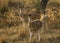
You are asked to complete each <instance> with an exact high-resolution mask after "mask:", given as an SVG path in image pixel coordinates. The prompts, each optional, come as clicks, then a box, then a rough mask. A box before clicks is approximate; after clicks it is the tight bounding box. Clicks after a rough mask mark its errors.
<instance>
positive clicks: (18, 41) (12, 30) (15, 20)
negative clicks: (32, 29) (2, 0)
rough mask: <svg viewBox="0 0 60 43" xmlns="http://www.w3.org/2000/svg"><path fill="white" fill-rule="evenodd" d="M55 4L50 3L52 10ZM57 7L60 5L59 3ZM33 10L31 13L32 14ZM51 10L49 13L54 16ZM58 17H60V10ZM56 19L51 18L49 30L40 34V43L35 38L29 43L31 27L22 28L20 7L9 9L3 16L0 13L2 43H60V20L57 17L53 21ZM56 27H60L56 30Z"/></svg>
mask: <svg viewBox="0 0 60 43" xmlns="http://www.w3.org/2000/svg"><path fill="white" fill-rule="evenodd" d="M14 3H15V2H14ZM27 3H28V0H27ZM15 4H16V3H15ZM35 4H36V3H35ZM38 4H39V3H37V4H36V6H35V7H34V8H32V9H34V10H37V9H39V8H38V7H39V6H38ZM55 4H56V3H52V4H51V3H50V5H51V7H50V8H51V9H52V7H53V6H55ZM31 5H32V6H33V5H34V4H33V3H31ZM56 5H60V4H58V3H57V4H56ZM3 6H4V5H3ZM55 7H56V6H55ZM8 8H9V6H8ZM36 8H37V9H36ZM57 8H58V7H57ZM24 9H25V8H24ZM32 9H31V10H30V11H29V12H31V11H32ZM51 9H49V10H50V12H49V13H48V14H50V15H52V14H53V11H51ZM58 9H59V8H58ZM0 11H1V10H0ZM23 11H24V10H23ZM26 12H27V11H26V10H25V13H26ZM23 13H24V12H23ZM34 13H35V12H34ZM17 14H18V15H17ZM26 14H27V13H26ZM37 14H38V13H37ZM57 15H58V16H59V17H60V10H59V13H58V14H57ZM2 16H3V17H2ZM4 17H5V18H4ZM54 17H55V16H54ZM54 17H53V16H52V18H50V20H51V22H50V21H49V22H48V23H49V28H48V29H47V30H44V31H42V32H41V31H40V32H39V33H40V34H41V41H40V42H38V39H37V41H36V38H34V37H32V41H29V31H28V29H29V27H27V25H26V27H27V28H25V27H23V26H22V21H21V18H20V16H19V8H18V6H17V8H15V7H12V6H11V8H9V9H8V11H7V12H4V14H3V15H2V13H1V12H0V43H4V42H6V43H60V20H59V19H58V18H57V17H55V20H53V18H54ZM56 26H59V27H58V28H56ZM54 27H55V28H54ZM37 34H38V33H37ZM35 37H36V36H35Z"/></svg>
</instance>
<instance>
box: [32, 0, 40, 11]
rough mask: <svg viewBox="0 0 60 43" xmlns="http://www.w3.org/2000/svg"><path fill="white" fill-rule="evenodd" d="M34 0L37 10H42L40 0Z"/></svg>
mask: <svg viewBox="0 0 60 43" xmlns="http://www.w3.org/2000/svg"><path fill="white" fill-rule="evenodd" d="M32 2H33V4H34V6H35V8H36V10H38V11H39V10H40V0H35V1H34V0H32Z"/></svg>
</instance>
